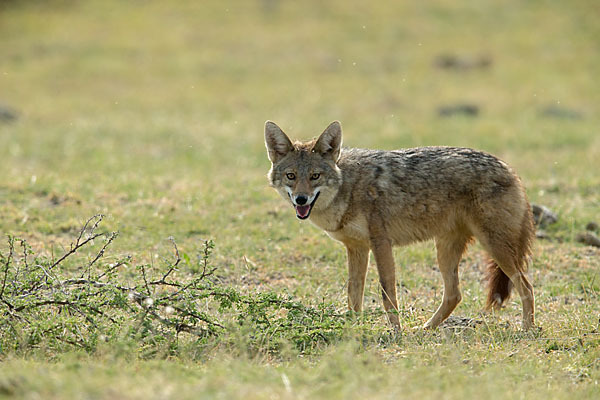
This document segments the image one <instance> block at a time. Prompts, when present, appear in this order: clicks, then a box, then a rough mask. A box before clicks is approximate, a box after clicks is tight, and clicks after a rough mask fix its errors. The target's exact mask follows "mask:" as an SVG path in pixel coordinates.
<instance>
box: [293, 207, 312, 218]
mask: <svg viewBox="0 0 600 400" xmlns="http://www.w3.org/2000/svg"><path fill="white" fill-rule="evenodd" d="M309 211H310V205H308V206H296V213H297V214H298V215H299V216H301V217H306V216H307V215H308V212H309Z"/></svg>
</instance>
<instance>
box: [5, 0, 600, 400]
mask: <svg viewBox="0 0 600 400" xmlns="http://www.w3.org/2000/svg"><path fill="white" fill-rule="evenodd" d="M0 36H1V37H2V45H1V46H0V87H1V88H2V90H1V91H0V107H1V108H2V111H4V113H2V112H0V140H1V142H2V144H3V145H2V146H0V171H2V173H1V174H0V205H1V206H0V232H1V233H2V234H11V235H16V236H19V237H21V238H24V239H26V240H27V241H28V243H29V244H30V245H31V246H32V247H33V248H34V249H35V250H36V252H37V253H40V254H50V255H51V254H61V253H62V252H63V249H65V248H67V247H68V245H69V243H70V242H71V240H73V237H74V236H76V235H77V232H78V230H79V229H80V228H81V225H82V224H83V223H84V222H85V220H87V218H89V217H90V216H92V215H94V214H98V213H102V214H105V215H106V219H105V222H104V223H105V227H106V229H108V230H115V231H119V234H120V236H119V239H118V240H116V241H115V242H114V244H113V245H112V248H111V253H110V254H109V255H107V257H108V258H109V259H110V258H111V257H112V258H115V259H116V258H117V257H120V256H122V255H124V254H127V255H131V257H132V263H133V264H136V263H137V264H141V263H151V262H153V260H157V259H160V258H161V257H162V256H164V255H166V254H170V253H171V251H172V249H171V245H170V241H169V240H168V238H169V237H173V238H174V239H175V240H176V242H177V243H178V246H179V247H180V248H182V249H189V251H190V252H192V251H193V249H196V248H199V247H200V245H201V243H202V241H203V240H204V239H212V240H213V241H214V242H215V245H216V248H215V251H214V255H213V262H214V265H215V266H216V267H218V274H219V278H220V280H221V282H223V283H224V284H227V285H231V286H232V287H234V288H236V289H239V290H241V291H248V292H250V291H265V290H273V291H276V292H279V293H289V294H291V295H292V296H293V297H294V298H296V299H298V300H299V301H301V302H304V303H306V304H317V303H318V302H319V301H324V299H326V300H327V301H329V302H333V303H334V304H335V305H337V307H338V308H339V309H340V310H343V309H344V307H345V301H346V300H345V285H346V280H347V272H346V267H345V252H344V250H343V248H342V247H341V246H340V245H339V244H338V243H335V242H334V241H332V240H330V239H328V238H327V237H326V236H325V234H324V233H322V232H321V231H319V230H318V229H317V228H315V227H314V226H312V225H310V223H301V222H299V221H298V220H297V219H296V218H295V215H294V210H293V209H292V208H291V207H290V206H289V205H287V204H286V203H285V202H284V201H283V200H282V199H280V198H279V197H278V195H277V194H276V193H275V192H274V191H273V190H272V189H270V188H269V187H268V185H267V180H266V173H267V171H268V169H269V162H268V159H267V155H266V151H265V148H264V144H263V124H264V121H265V120H267V119H270V120H273V121H275V122H277V123H278V124H279V125H280V126H281V127H282V128H283V129H284V130H285V131H286V132H287V133H288V134H289V135H290V136H291V137H295V138H303V139H308V138H312V137H315V136H317V135H318V134H319V133H320V132H321V131H322V130H323V129H324V128H325V127H326V126H327V124H328V123H329V122H331V121H333V120H336V119H337V120H340V121H341V122H342V125H343V129H344V144H345V145H346V146H353V147H367V148H381V149H394V148H403V147H411V146H420V145H458V146H466V147H473V148H478V149H482V150H485V151H488V152H491V153H493V154H496V155H497V156H499V157H501V158H502V159H504V160H505V161H507V162H508V163H509V164H510V165H512V166H513V167H514V168H515V170H516V171H517V172H518V173H519V174H520V176H521V178H522V180H523V183H524V185H525V187H526V188H527V193H528V196H529V198H530V199H531V201H532V202H535V203H538V204H543V205H545V206H547V207H549V208H550V209H552V210H553V211H554V212H556V213H557V214H558V216H559V220H558V222H557V223H556V224H553V225H551V226H549V227H548V228H546V233H547V236H548V237H549V239H546V240H539V241H537V242H536V244H535V249H534V255H533V259H532V264H531V268H530V276H531V280H532V282H533V284H534V288H535V293H536V302H537V315H536V317H537V324H538V325H539V327H540V329H541V330H540V331H538V332H535V333H523V332H521V331H520V330H519V326H520V311H519V310H520V302H519V300H518V298H516V297H513V298H512V300H511V301H510V302H509V304H508V305H507V306H506V307H505V308H504V309H503V310H500V311H499V312H497V313H493V314H486V313H483V312H482V311H481V309H482V306H483V303H484V292H483V287H482V282H481V281H482V272H483V270H484V264H485V255H484V254H483V253H482V251H481V248H480V247H478V246H477V245H475V246H472V247H471V249H470V251H469V253H468V255H467V257H465V259H464V260H463V262H462V264H461V281H462V289H463V302H462V303H461V305H459V307H458V308H457V310H456V311H455V313H454V315H455V316H457V317H460V318H464V321H467V323H465V322H461V321H463V320H460V319H457V320H455V322H456V325H455V326H448V327H446V328H444V329H440V330H438V331H435V332H423V331H421V330H420V329H418V327H419V326H420V325H422V324H423V323H424V322H425V321H426V320H427V319H428V318H429V317H430V316H431V314H432V312H433V311H434V310H435V308H436V306H437V303H438V301H439V300H440V298H441V293H442V286H441V285H442V283H441V276H440V275H439V272H438V271H437V267H436V263H435V252H434V248H433V244H432V243H423V244H417V245H414V246H410V247H407V248H401V249H397V250H396V251H395V257H396V262H397V264H398V269H397V271H398V272H397V275H398V279H399V285H400V290H399V293H400V299H399V300H400V304H401V309H402V310H403V315H402V318H401V319H402V321H403V323H404V328H405V329H404V331H403V332H402V333H401V334H400V335H398V336H397V337H394V338H393V339H390V340H384V341H383V342H382V343H379V344H378V343H373V342H372V341H368V342H367V343H363V342H362V341H361V340H360V338H350V339H348V340H344V341H341V342H336V343H335V344H332V345H330V346H325V347H324V348H323V349H321V350H320V351H319V352H317V353H313V354H310V355H304V354H302V352H298V351H295V350H290V351H289V352H287V353H286V352H284V351H281V352H279V353H278V354H275V355H273V354H263V355H256V354H252V355H247V354H240V353H236V352H231V351H229V350H223V349H218V348H216V349H215V348H213V349H211V350H210V351H208V352H204V353H203V352H202V351H199V355H198V356H195V357H189V359H186V358H185V357H182V356H179V357H174V358H169V357H163V358H160V357H158V358H156V359H150V360H149V359H140V358H139V357H136V353H135V352H133V353H131V354H130V353H127V352H125V353H124V354H123V353H122V352H115V351H113V350H111V349H110V343H109V344H107V348H104V347H103V348H101V349H98V350H97V351H95V352H93V353H84V354H81V353H79V352H76V353H64V354H63V353H60V354H52V355H51V356H49V355H48V354H47V353H46V352H37V351H33V352H29V353H16V352H10V351H7V350H4V351H0V360H1V361H0V396H11V395H14V396H16V397H22V398H40V397H41V398H57V399H58V398H82V397H88V398H115V397H117V398H169V397H170V398H192V397H194V398H196V397H202V396H204V397H207V398H231V397H236V398H237V397H245V398H249V399H252V398H358V397H364V396H368V397H369V398H391V397H406V398H421V397H423V398H429V397H444V398H481V397H482V396H484V395H485V396H486V397H489V398H494V399H495V398H515V397H522V398H528V399H530V398H572V397H574V396H575V397H578V398H592V397H594V396H598V394H600V387H599V386H598V380H600V362H599V361H598V360H599V358H600V350H599V347H598V345H599V343H600V339H599V336H598V327H599V317H600V302H599V296H600V295H599V288H600V279H598V271H599V268H600V261H599V256H600V250H599V249H598V248H594V247H590V246H583V245H581V244H579V243H577V242H576V240H575V238H576V236H577V234H578V233H580V232H582V231H584V230H585V225H586V224H587V223H588V222H590V221H596V222H598V221H599V220H600V215H599V212H598V210H599V209H600V207H599V206H600V175H599V174H598V167H599V166H600V164H599V163H598V160H599V159H600V135H599V134H598V126H600V118H599V117H598V116H599V115H600V108H599V107H600V83H599V82H598V80H597V77H596V76H597V71H599V70H600V53H599V52H598V50H597V49H598V44H599V40H598V38H599V37H600V25H599V24H598V23H597V6H596V4H595V2H593V1H583V0H576V1H572V2H558V1H532V2H526V3H523V2H518V1H504V2H499V3H496V4H486V5H484V4H480V3H479V2H474V1H458V2H455V1H444V0H439V1H434V2H427V3H420V2H408V3H404V2H398V3H397V4H385V5H384V4H367V3H364V4H363V3H361V2H351V4H349V3H348V2H343V1H332V2H317V1H314V2H313V1H310V2H287V1H275V0H272V1H268V0H263V1H203V2H191V3H172V2H159V1H144V2H141V1H132V2H118V1H112V0H111V1H94V0H90V1H87V2H70V1H48V2H41V3H40V2H30V1H22V2H2V3H0ZM448 109H450V110H455V111H454V112H453V111H451V112H450V115H447V114H448ZM473 109H475V110H476V111H475V112H473V111H472V110H473ZM465 110H466V111H465ZM2 115H12V116H13V118H12V119H11V118H9V117H2ZM5 248H6V246H5V245H3V247H2V249H5ZM365 304H366V308H367V310H377V309H379V308H380V299H379V288H378V281H377V276H376V273H375V268H370V271H369V275H368V281H367V288H366V296H365ZM380 323H381V324H382V325H383V324H385V321H384V319H383V317H380ZM3 329H4V327H3Z"/></svg>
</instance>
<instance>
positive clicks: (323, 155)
mask: <svg viewBox="0 0 600 400" xmlns="http://www.w3.org/2000/svg"><path fill="white" fill-rule="evenodd" d="M265 144H266V147H267V151H268V154H269V159H270V160H271V163H272V167H271V170H270V171H269V174H268V179H269V183H270V185H271V186H272V187H273V188H275V189H276V190H277V191H278V192H279V193H280V194H281V196H282V197H283V198H284V199H287V200H288V201H289V202H290V203H291V204H292V206H293V207H294V208H295V210H296V216H297V217H298V218H299V219H307V218H310V220H311V221H312V222H313V223H314V224H315V225H317V226H318V227H320V228H321V229H323V230H325V232H327V234H328V235H329V236H331V237H332V238H334V239H336V240H339V241H340V242H342V243H344V245H346V250H347V254H348V272H349V274H350V277H349V280H348V307H349V308H350V309H351V310H354V311H361V310H362V303H363V295H364V285H365V277H366V271H367V264H368V259H369V250H370V251H372V252H373V255H374V256H375V262H376V264H377V271H378V273H379V281H380V283H381V288H382V296H383V305H384V308H385V310H386V311H387V313H388V319H389V320H390V322H391V323H392V325H394V326H395V327H399V326H400V323H399V320H398V312H397V311H398V302H397V299H396V277H395V273H396V272H395V266H394V258H393V255H392V246H396V245H406V244H409V243H411V242H415V241H422V240H427V239H434V240H435V245H436V248H437V260H438V264H439V268H440V272H441V273H442V278H443V280H444V296H443V299H442V303H441V304H440V306H439V308H438V309H437V311H436V312H435V314H434V315H433V317H431V318H430V319H429V321H427V323H426V324H425V326H424V327H425V328H435V327H437V326H438V325H440V324H441V323H442V321H444V320H445V319H446V318H447V317H448V316H449V315H450V313H452V311H453V310H454V308H455V307H456V306H457V305H458V303H459V302H460V301H461V293H460V289H459V282H458V264H459V262H460V260H461V257H462V255H463V253H464V251H465V249H466V247H467V245H468V244H469V243H470V242H471V241H472V240H473V238H477V240H479V242H480V243H481V245H482V246H483V247H484V249H485V250H486V251H487V252H488V254H489V255H490V256H491V260H490V263H489V265H488V268H487V280H488V296H487V307H488V308H493V307H500V306H501V305H502V304H503V303H504V302H505V300H506V299H507V298H508V296H509V295H510V291H511V289H512V286H514V287H515V288H516V289H517V291H518V293H519V295H520V297H521V301H522V305H523V328H524V329H529V328H531V327H533V324H534V297H533V288H532V286H531V284H530V283H529V280H528V279H527V276H526V275H525V272H526V270H527V264H528V258H529V256H530V253H531V250H530V248H531V243H532V240H533V235H534V228H533V217H532V213H531V207H530V205H529V202H528V200H527V197H526V195H525V191H524V189H523V186H522V185H521V181H520V180H519V178H518V177H517V175H516V174H515V173H514V172H513V170H512V169H511V168H510V167H509V166H508V165H506V164H505V163H504V162H503V161H501V160H499V159H498V158H496V157H494V156H492V155H490V154H487V153H484V152H481V151H476V150H472V149H468V148H460V147H418V148H413V149H404V150H395V151H380V150H364V149H349V148H342V147H341V146H342V128H341V125H340V123H339V122H337V121H335V122H333V123H331V124H330V125H329V126H328V127H327V129H325V131H324V132H323V133H322V134H321V135H320V136H319V138H318V139H314V140H311V141H308V142H298V141H297V142H292V141H291V140H290V139H289V138H288V137H287V135H286V134H285V133H284V132H283V131H282V130H281V128H279V127H278V126H277V125H276V124H275V123H273V122H270V121H267V122H266V124H265Z"/></svg>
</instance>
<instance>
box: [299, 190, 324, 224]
mask: <svg viewBox="0 0 600 400" xmlns="http://www.w3.org/2000/svg"><path fill="white" fill-rule="evenodd" d="M320 194H321V192H319V193H317V195H316V196H315V199H314V200H313V201H312V202H311V203H310V204H307V205H303V206H294V208H295V209H296V217H298V219H306V218H308V217H309V216H310V212H311V210H312V208H313V206H314V205H315V203H316V201H317V199H318V198H319V195H320Z"/></svg>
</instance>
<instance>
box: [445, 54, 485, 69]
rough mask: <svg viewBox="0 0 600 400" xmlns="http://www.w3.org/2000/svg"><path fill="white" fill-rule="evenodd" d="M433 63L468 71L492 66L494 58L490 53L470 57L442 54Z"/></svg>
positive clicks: (446, 67)
mask: <svg viewBox="0 0 600 400" xmlns="http://www.w3.org/2000/svg"><path fill="white" fill-rule="evenodd" d="M433 65H434V66H435V67H437V68H440V69H454V70H459V71H467V70H472V69H483V68H488V67H490V66H491V65H492V58H491V57H490V56H488V55H477V56H472V57H468V56H458V55H455V54H440V55H439V56H437V57H436V58H435V60H434V62H433Z"/></svg>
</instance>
